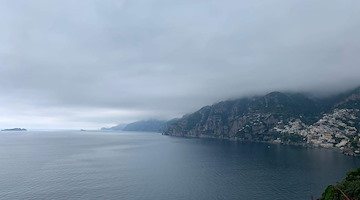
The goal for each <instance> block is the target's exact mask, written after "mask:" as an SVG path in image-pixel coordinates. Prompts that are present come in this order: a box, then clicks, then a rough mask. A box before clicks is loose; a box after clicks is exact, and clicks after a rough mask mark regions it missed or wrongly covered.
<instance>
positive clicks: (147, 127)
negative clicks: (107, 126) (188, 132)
mask: <svg viewBox="0 0 360 200" xmlns="http://www.w3.org/2000/svg"><path fill="white" fill-rule="evenodd" d="M176 120H177V119H172V120H169V121H160V120H146V121H137V122H134V123H131V124H128V125H126V126H125V128H124V129H123V130H124V131H144V132H163V131H164V130H166V129H167V128H168V126H170V125H171V124H173V123H174V122H175V121H176Z"/></svg>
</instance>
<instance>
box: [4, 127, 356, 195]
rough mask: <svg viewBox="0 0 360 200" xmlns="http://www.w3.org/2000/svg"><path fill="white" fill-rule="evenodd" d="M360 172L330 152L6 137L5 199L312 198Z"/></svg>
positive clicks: (131, 138) (90, 136)
mask: <svg viewBox="0 0 360 200" xmlns="http://www.w3.org/2000/svg"><path fill="white" fill-rule="evenodd" d="M356 167H360V159H358V158H353V157H348V156H344V155H342V154H340V153H336V152H332V151H329V150H325V149H306V148H301V147H292V146H282V145H268V144H257V143H235V142H228V141H220V140H206V139H186V138H176V137H168V136H162V135H160V134H157V133H135V132H118V133H115V132H70V131H67V132H1V133H0V199H11V200H12V199H55V200H58V199H106V200H108V199H109V200H110V199H125V200H126V199H153V200H162V199H164V200H179V199H196V200H198V199H199V200H201V199H204V200H211V199H244V200H245V199H246V200H249V199H255V200H256V199H259V200H260V199H261V200H264V199H271V200H273V199H284V200H285V199H286V200H288V199H292V200H297V199H310V197H311V195H314V196H315V197H318V196H319V195H320V194H321V192H322V191H323V190H324V189H325V187H326V186H327V185H328V184H333V183H336V182H337V181H340V180H341V179H343V178H344V176H345V172H346V171H348V170H350V169H354V168H356Z"/></svg>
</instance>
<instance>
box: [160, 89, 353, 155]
mask: <svg viewBox="0 0 360 200" xmlns="http://www.w3.org/2000/svg"><path fill="white" fill-rule="evenodd" d="M359 102H360V88H358V89H356V90H354V91H352V92H349V93H347V94H342V95H340V96H337V97H332V98H331V99H321V100H314V99H310V98H308V97H306V96H304V95H301V94H285V93H280V92H272V93H270V94H267V95H265V96H260V97H253V98H243V99H237V100H229V101H224V102H220V103H217V104H214V105H212V106H206V107H203V108H201V109H200V110H198V111H196V112H195V113H193V114H190V115H187V116H184V117H183V118H181V119H179V120H178V121H177V122H175V123H173V124H172V125H170V126H169V127H168V128H167V129H166V130H165V131H164V133H165V134H167V135H173V136H185V137H208V138H223V139H230V140H242V141H260V142H279V143H286V144H298V145H309V146H322V147H335V148H341V149H342V150H343V151H346V152H348V153H349V154H353V155H355V154H356V153H357V152H358V151H359V149H360V147H359V146H360V143H359V129H360V127H359V119H360V116H359V110H360V103H359Z"/></svg>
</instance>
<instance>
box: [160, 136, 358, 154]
mask: <svg viewBox="0 0 360 200" xmlns="http://www.w3.org/2000/svg"><path fill="white" fill-rule="evenodd" d="M162 135H166V136H171V137H183V138H199V139H216V140H227V141H232V142H254V143H264V144H280V145H286V146H301V147H304V148H319V149H320V148H321V149H327V150H330V151H335V152H338V153H341V154H343V155H346V156H352V157H360V154H356V153H355V152H353V151H351V149H344V150H341V149H339V148H336V147H322V146H318V145H317V146H316V145H312V144H310V143H291V142H276V141H260V140H259V141H257V140H243V139H239V138H226V137H211V136H206V135H200V136H192V135H179V134H176V135H169V134H164V133H162Z"/></svg>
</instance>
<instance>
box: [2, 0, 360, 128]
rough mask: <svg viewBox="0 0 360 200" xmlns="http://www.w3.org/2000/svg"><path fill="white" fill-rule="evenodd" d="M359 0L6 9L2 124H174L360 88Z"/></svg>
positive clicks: (68, 0)
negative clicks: (261, 102)
mask: <svg viewBox="0 0 360 200" xmlns="http://www.w3.org/2000/svg"><path fill="white" fill-rule="evenodd" d="M359 8H360V1H356V0H349V1H335V0H329V1H314V0H294V1H287V0H274V1H261V0H254V1H242V0H236V1H235V0H224V1H216V0H206V1H205V0H182V1H164V0H137V1H126V0H122V1H121V0H117V1H116V0H101V1H100V0H86V1H85V0H83V1H72V0H61V1H57V0H52V1H47V0H36V1H35V0H33V1H32V0H28V1H25V0H24V1H21V0H19V1H13V0H2V1H1V2H0V27H1V31H0V44H1V45H0V75H1V78H0V92H1V95H0V128H9V127H25V128H34V129H38V128H39V129H41V128H44V129H47V128H76V129H78V128H89V129H90V128H100V127H102V126H112V125H115V124H119V123H129V122H133V121H136V120H142V119H150V118H158V119H171V118H173V117H180V116H182V115H183V114H186V113H189V112H192V111H195V110H197V109H198V108H200V107H202V106H204V105H208V104H212V103H214V102H217V101H220V100H225V99H229V98H237V97H243V96H248V95H258V94H265V93H267V92H271V91H275V90H277V91H295V92H310V93H314V94H317V95H329V94H334V93H337V92H340V91H344V90H347V89H350V88H353V87H356V86H359V85H360V66H359V63H360V56H359V55H360V39H359V35H360V12H359Z"/></svg>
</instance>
